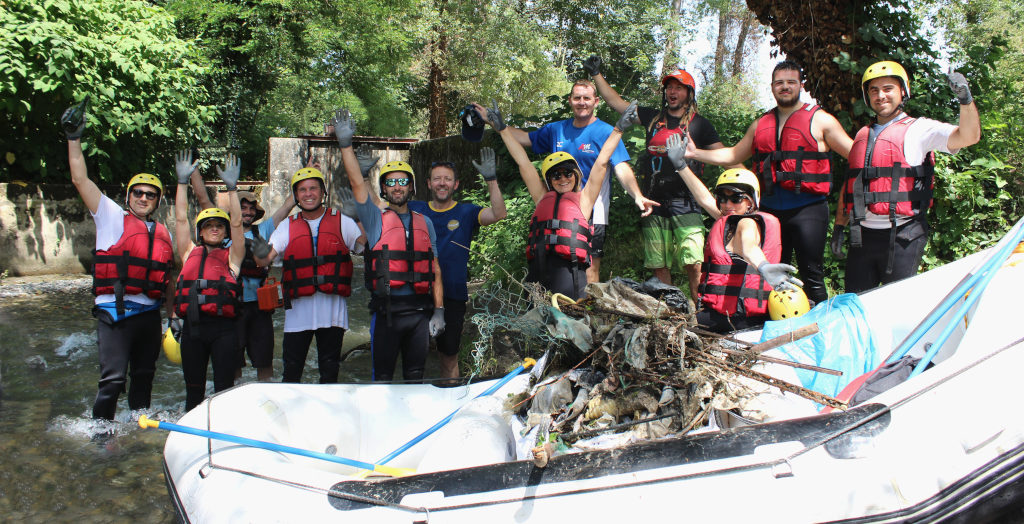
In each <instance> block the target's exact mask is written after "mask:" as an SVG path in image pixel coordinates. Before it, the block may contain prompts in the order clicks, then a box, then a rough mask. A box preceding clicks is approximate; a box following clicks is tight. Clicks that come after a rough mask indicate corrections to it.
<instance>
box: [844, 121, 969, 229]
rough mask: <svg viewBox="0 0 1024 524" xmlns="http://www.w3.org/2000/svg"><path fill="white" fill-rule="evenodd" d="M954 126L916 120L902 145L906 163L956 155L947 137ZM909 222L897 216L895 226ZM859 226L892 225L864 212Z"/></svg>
mask: <svg viewBox="0 0 1024 524" xmlns="http://www.w3.org/2000/svg"><path fill="white" fill-rule="evenodd" d="M955 130H956V126H954V125H953V124H947V123H945V122H939V121H938V120H932V119H930V118H918V119H917V120H915V121H914V123H913V124H910V126H909V127H908V128H907V135H906V138H905V139H904V143H903V154H904V156H905V157H906V159H907V163H909V164H910V165H912V166H919V165H921V164H922V163H924V159H925V156H927V155H928V153H930V152H932V151H940V152H942V153H950V154H956V153H957V151H960V150H959V149H955V150H950V149H949V146H948V145H947V144H948V143H949V135H952V134H953V131H955ZM909 220H910V217H905V216H897V217H896V225H898V226H899V225H903V224H905V223H906V222H908V221H909ZM861 225H862V226H864V227H868V228H871V229H889V228H890V227H892V224H891V223H890V222H889V215H877V214H875V213H872V212H871V211H865V213H864V220H863V221H862V222H861Z"/></svg>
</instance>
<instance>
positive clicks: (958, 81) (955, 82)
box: [946, 68, 974, 106]
mask: <svg viewBox="0 0 1024 524" xmlns="http://www.w3.org/2000/svg"><path fill="white" fill-rule="evenodd" d="M946 78H947V79H949V88H950V89H952V90H953V94H954V95H956V98H957V100H959V101H960V105H962V106H965V105H967V104H970V103H971V102H973V101H974V97H972V96H971V87H970V86H969V85H967V79H966V78H964V75H962V74H961V73H957V72H956V71H953V68H949V72H948V73H946Z"/></svg>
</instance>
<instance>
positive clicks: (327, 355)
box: [281, 327, 345, 384]
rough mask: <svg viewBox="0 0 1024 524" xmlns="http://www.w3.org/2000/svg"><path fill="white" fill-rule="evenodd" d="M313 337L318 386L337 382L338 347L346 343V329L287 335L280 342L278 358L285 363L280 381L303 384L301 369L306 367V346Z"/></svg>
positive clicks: (339, 363) (339, 351) (339, 365)
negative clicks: (314, 338) (279, 355)
mask: <svg viewBox="0 0 1024 524" xmlns="http://www.w3.org/2000/svg"><path fill="white" fill-rule="evenodd" d="M314 336H316V362H317V369H319V371H320V383H321V384H335V383H337V382H338V370H339V369H340V368H341V345H342V343H344V342H345V328H341V327H325V328H319V329H310V330H306V331H294V332H291V333H288V332H286V333H285V334H284V338H283V339H282V340H281V359H282V360H283V361H284V372H283V373H282V377H281V381H282V382H296V383H297V382H302V368H304V367H305V366H306V355H308V354H309V344H310V342H312V341H313V337H314Z"/></svg>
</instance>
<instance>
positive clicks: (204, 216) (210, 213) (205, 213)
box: [196, 207, 231, 244]
mask: <svg viewBox="0 0 1024 524" xmlns="http://www.w3.org/2000/svg"><path fill="white" fill-rule="evenodd" d="M211 218H216V219H220V220H223V221H224V222H225V224H226V225H227V226H228V227H230V226H231V216H230V215H228V213H227V211H224V210H223V209H220V208H219V207H211V208H207V209H204V210H202V211H200V212H199V214H198V215H196V244H202V243H203V240H202V239H201V238H199V232H200V231H201V230H202V229H203V222H206V221H207V220H210V219H211ZM225 240H226V239H225Z"/></svg>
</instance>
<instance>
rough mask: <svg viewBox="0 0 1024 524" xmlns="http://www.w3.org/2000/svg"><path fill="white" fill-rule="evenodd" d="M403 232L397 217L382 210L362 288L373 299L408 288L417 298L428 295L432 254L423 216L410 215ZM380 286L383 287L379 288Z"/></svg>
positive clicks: (431, 277)
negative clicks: (379, 229)
mask: <svg viewBox="0 0 1024 524" xmlns="http://www.w3.org/2000/svg"><path fill="white" fill-rule="evenodd" d="M409 213H410V214H411V217H410V224H409V225H410V229H411V231H406V229H405V225H404V224H403V223H402V219H401V218H400V217H399V216H398V213H396V212H394V211H393V210H391V209H385V210H384V211H383V212H382V213H381V216H380V219H381V231H380V240H378V241H377V243H376V244H374V246H373V248H371V249H370V253H369V257H368V264H367V265H368V267H369V269H368V271H367V273H366V284H367V287H369V289H370V291H373V292H374V293H375V294H376V295H380V296H390V295H391V290H392V289H395V288H397V287H399V286H404V285H406V284H412V290H413V291H414V292H415V294H417V295H425V294H428V293H430V292H431V283H432V282H433V281H434V264H433V262H434V251H433V250H432V249H431V247H430V232H429V231H427V222H426V219H425V218H423V215H421V214H419V213H417V212H415V211H410V212H409ZM381 282H383V284H381Z"/></svg>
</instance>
